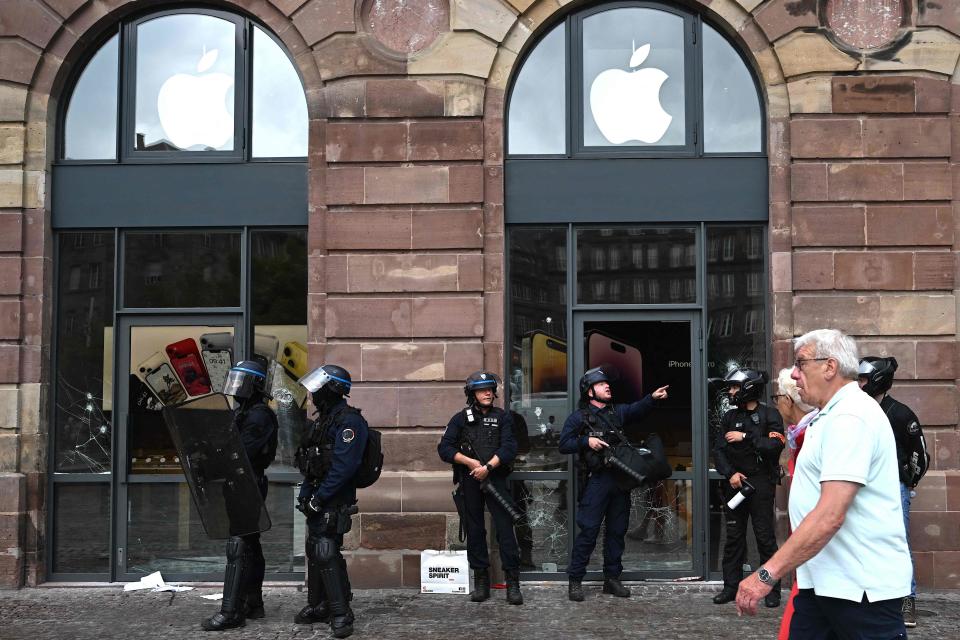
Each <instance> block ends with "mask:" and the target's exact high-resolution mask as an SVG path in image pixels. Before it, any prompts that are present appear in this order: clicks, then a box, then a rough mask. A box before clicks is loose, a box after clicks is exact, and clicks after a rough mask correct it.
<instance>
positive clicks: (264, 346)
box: [253, 333, 280, 371]
mask: <svg viewBox="0 0 960 640" xmlns="http://www.w3.org/2000/svg"><path fill="white" fill-rule="evenodd" d="M279 348H280V340H278V339H277V336H268V335H266V334H264V333H256V334H254V336H253V359H254V360H255V361H257V362H259V363H260V364H261V365H262V366H263V369H264V370H265V371H270V363H271V362H273V361H274V360H276V359H277V349H279Z"/></svg>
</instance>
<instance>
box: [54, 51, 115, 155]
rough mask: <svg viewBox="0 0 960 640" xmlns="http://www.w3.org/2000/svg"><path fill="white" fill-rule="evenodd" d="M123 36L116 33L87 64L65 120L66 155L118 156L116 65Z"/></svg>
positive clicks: (64, 144) (64, 148)
mask: <svg viewBox="0 0 960 640" xmlns="http://www.w3.org/2000/svg"><path fill="white" fill-rule="evenodd" d="M119 41H120V36H113V37H112V38H110V39H109V40H107V42H106V44H104V45H103V46H102V47H100V50H99V51H97V53H96V54H94V56H93V58H91V59H90V62H88V63H87V66H86V67H84V69H83V73H81V74H80V79H79V80H77V84H76V86H75V87H74V89H73V94H71V96H70V104H69V105H68V106H67V117H66V120H65V122H64V136H63V157H64V158H65V159H67V160H114V159H116V157H117V78H118V76H117V65H118V64H119V62H118V61H119V58H118V46H119Z"/></svg>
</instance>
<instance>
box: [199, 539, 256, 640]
mask: <svg viewBox="0 0 960 640" xmlns="http://www.w3.org/2000/svg"><path fill="white" fill-rule="evenodd" d="M246 555H247V554H246V543H245V542H244V540H243V539H242V538H239V537H233V538H230V540H228V541H227V570H226V571H225V572H224V574H223V601H222V603H221V605H220V611H219V612H218V613H216V614H215V615H213V616H212V617H210V618H207V619H206V620H204V621H203V622H201V623H200V627H201V628H202V629H203V630H204V631H223V630H225V629H234V628H236V627H242V626H244V625H245V624H246V620H245V619H244V616H243V614H244V609H245V606H244V600H243V598H242V597H241V594H240V590H241V585H243V583H244V579H245V575H246V572H247V557H246Z"/></svg>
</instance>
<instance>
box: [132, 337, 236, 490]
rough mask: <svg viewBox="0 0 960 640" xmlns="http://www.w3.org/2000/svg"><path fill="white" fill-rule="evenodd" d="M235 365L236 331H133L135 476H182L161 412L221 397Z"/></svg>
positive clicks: (133, 442) (133, 463)
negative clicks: (203, 398)
mask: <svg viewBox="0 0 960 640" xmlns="http://www.w3.org/2000/svg"><path fill="white" fill-rule="evenodd" d="M236 360H237V358H236V354H235V349H234V340H233V327H232V326H196V325H181V326H169V325H167V326H135V327H131V328H130V362H129V366H130V370H129V371H130V373H129V375H130V378H129V394H130V399H129V401H128V405H127V412H128V414H129V416H128V419H127V425H126V428H127V449H128V456H127V458H128V462H129V467H128V469H129V472H130V473H135V474H156V473H173V474H179V473H181V465H180V459H179V458H178V457H177V451H176V449H175V448H174V444H173V440H172V439H171V437H170V432H169V431H168V430H167V426H166V423H165V422H164V418H163V414H162V413H161V411H162V409H163V407H164V406H169V405H175V404H179V403H181V402H185V401H187V400H190V399H193V398H197V397H200V396H205V395H209V394H211V393H220V392H222V391H223V384H224V382H225V381H226V379H227V372H228V371H229V370H230V367H231V365H232V364H233V363H234V362H235V361H236Z"/></svg>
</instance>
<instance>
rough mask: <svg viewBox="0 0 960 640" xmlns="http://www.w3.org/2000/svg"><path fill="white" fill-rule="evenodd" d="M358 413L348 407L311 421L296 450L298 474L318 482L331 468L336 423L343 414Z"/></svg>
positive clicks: (341, 418)
mask: <svg viewBox="0 0 960 640" xmlns="http://www.w3.org/2000/svg"><path fill="white" fill-rule="evenodd" d="M350 412H352V413H360V412H359V411H357V410H356V409H354V408H353V407H351V406H349V405H343V407H342V408H340V409H339V410H337V411H336V412H334V413H331V414H329V415H324V416H321V417H319V418H317V419H316V420H314V421H313V424H312V425H310V429H308V430H307V433H306V436H304V439H303V443H302V444H301V445H300V448H298V449H297V453H296V456H295V460H296V463H297V468H298V469H300V473H302V474H303V475H304V477H305V478H306V479H307V480H308V481H316V482H320V481H322V480H323V478H324V476H326V475H327V472H328V471H329V470H330V467H331V466H333V448H334V446H335V445H336V442H335V440H336V437H337V427H338V423H339V422H340V421H341V420H343V417H344V414H347V413H350Z"/></svg>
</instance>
